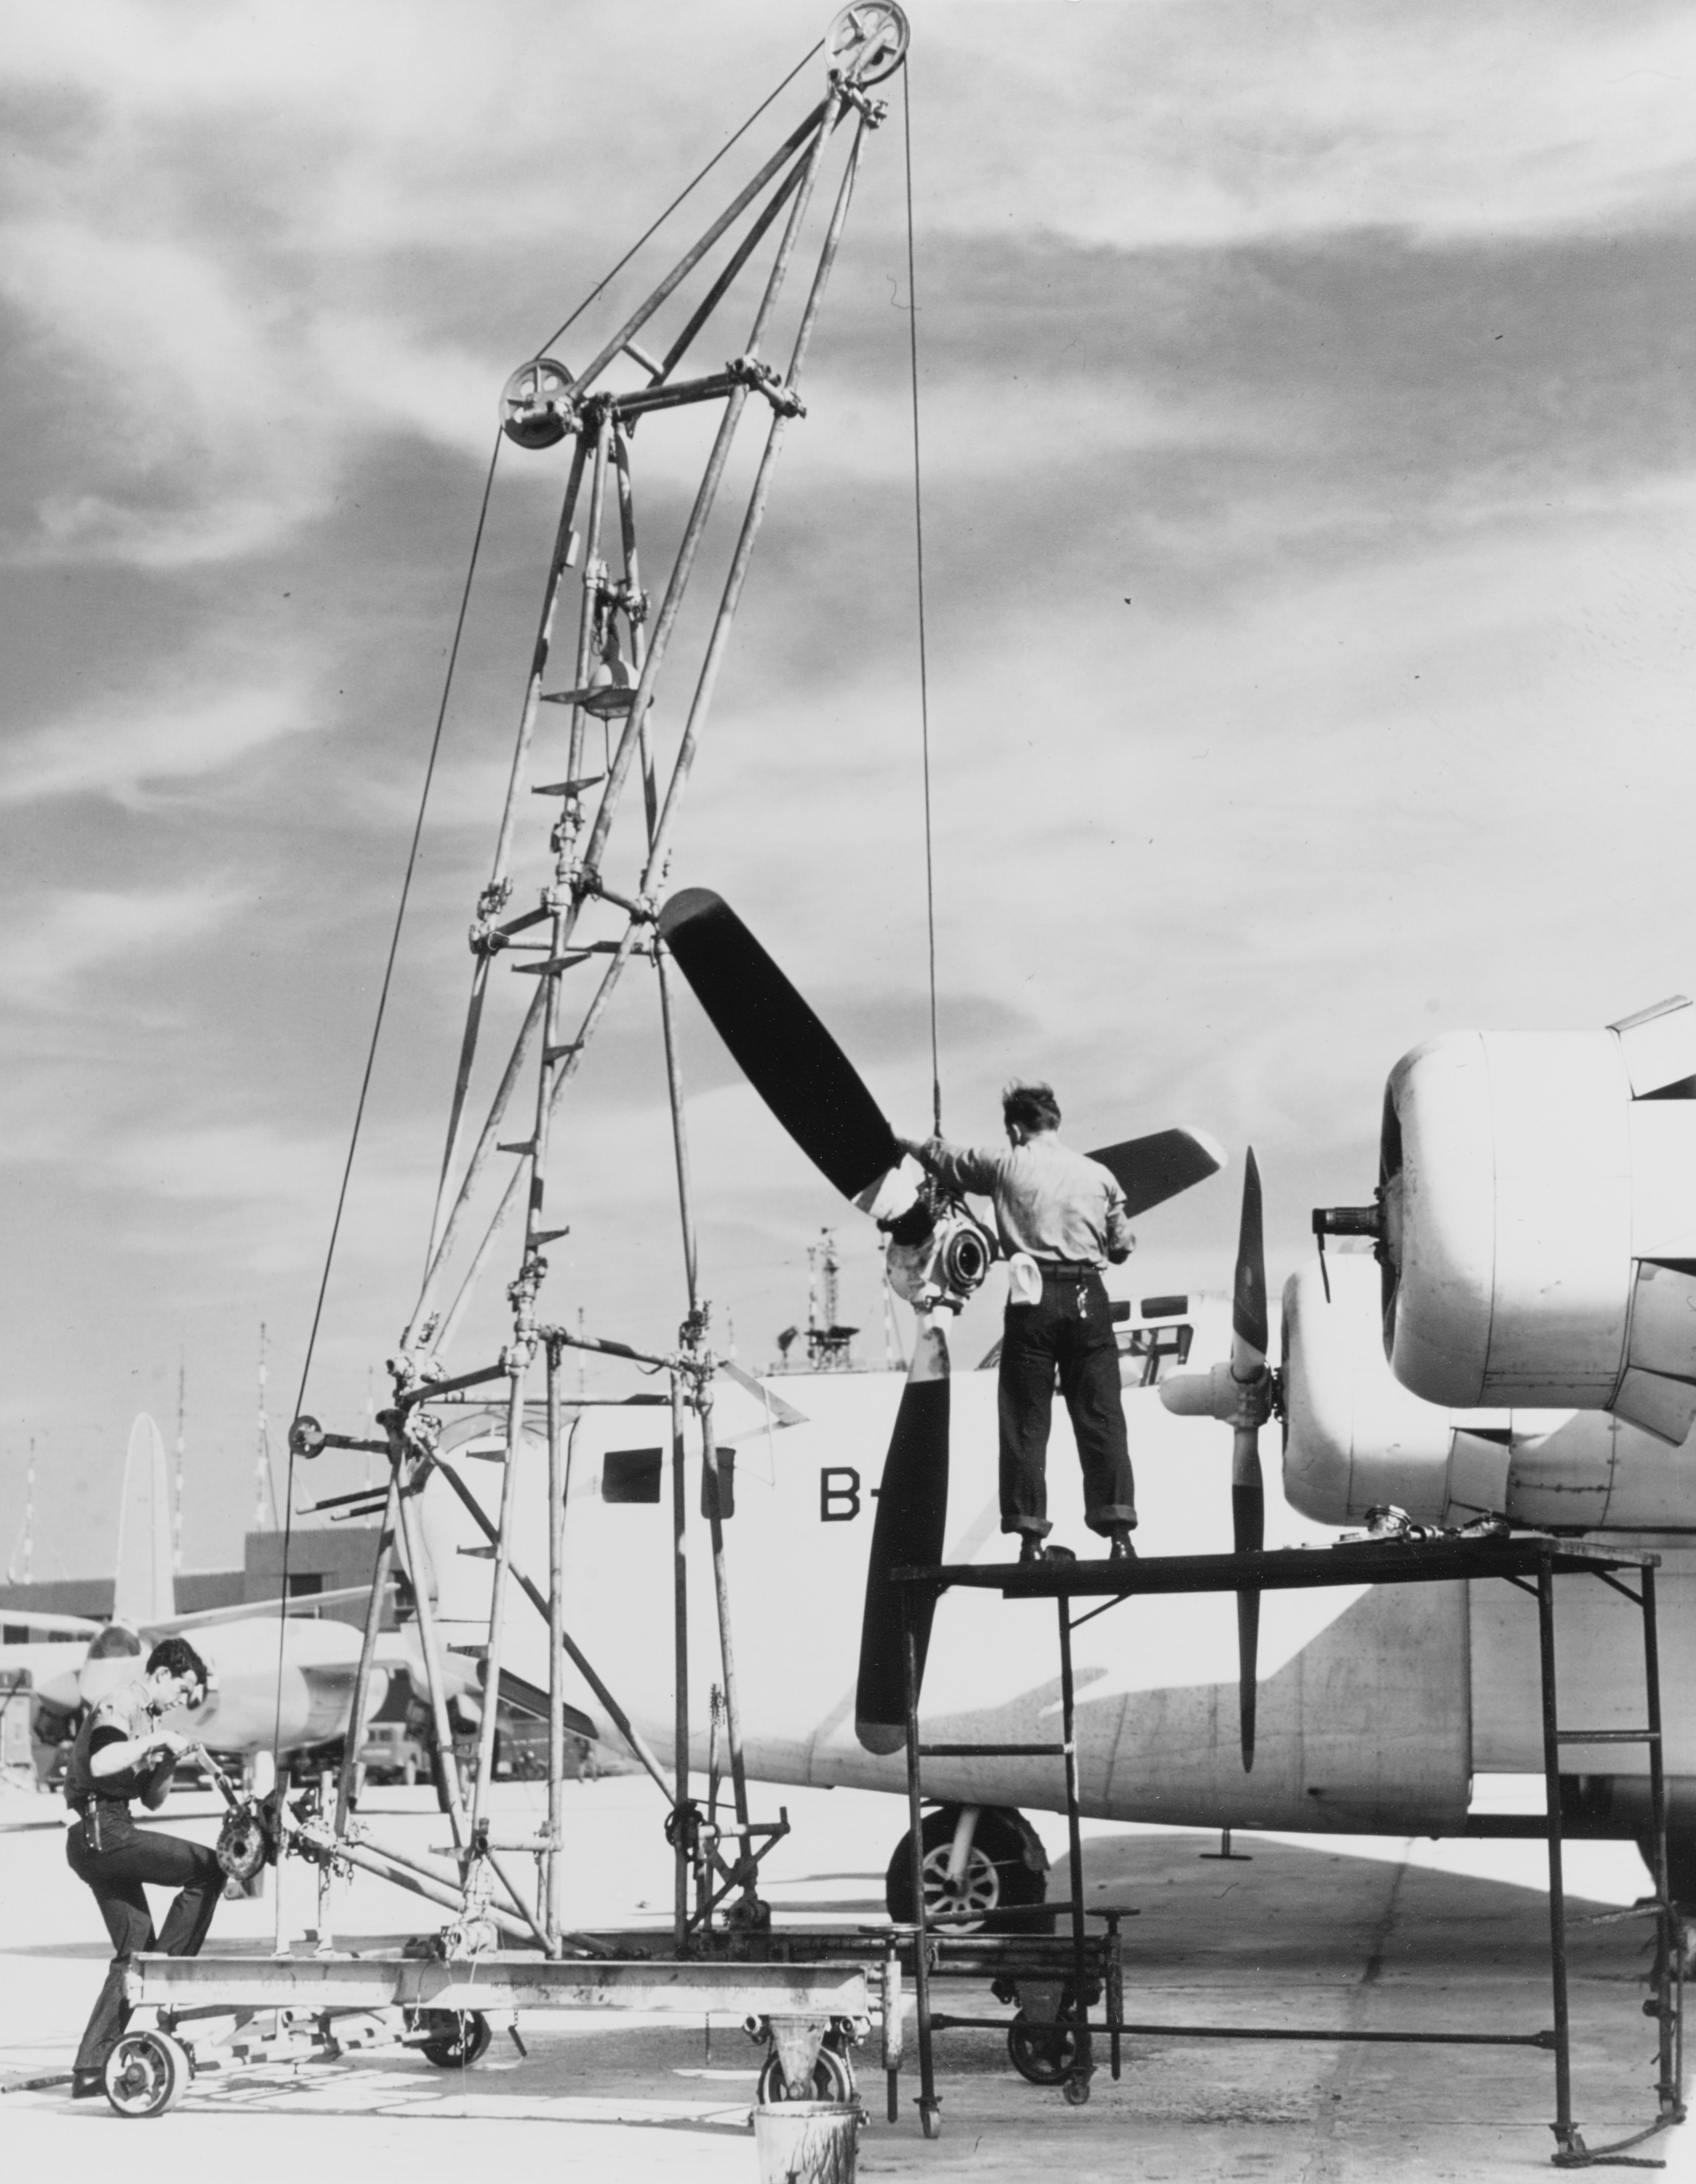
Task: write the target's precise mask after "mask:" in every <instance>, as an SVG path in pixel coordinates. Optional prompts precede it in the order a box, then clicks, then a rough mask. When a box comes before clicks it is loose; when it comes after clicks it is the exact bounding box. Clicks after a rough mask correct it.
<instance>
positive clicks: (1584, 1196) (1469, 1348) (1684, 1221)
mask: <svg viewBox="0 0 1696 2184" xmlns="http://www.w3.org/2000/svg"><path fill="white" fill-rule="evenodd" d="M1379 1195H1380V1201H1381V1237H1380V1244H1379V1251H1380V1256H1381V1262H1382V1268H1383V1295H1382V1309H1383V1337H1384V1347H1385V1351H1386V1355H1387V1356H1388V1357H1389V1360H1390V1363H1391V1365H1392V1368H1393V1369H1394V1372H1395V1375H1396V1378H1397V1379H1398V1380H1399V1381H1400V1382H1401V1383H1402V1384H1403V1386H1404V1387H1405V1388H1407V1389H1409V1390H1412V1391H1413V1393H1414V1395H1416V1396H1423V1397H1425V1399H1426V1400H1427V1401H1430V1402H1432V1403H1436V1404H1441V1405H1443V1406H1445V1407H1453V1408H1457V1409H1471V1408H1473V1407H1477V1406H1488V1407H1492V1408H1498V1407H1500V1408H1510V1407H1519V1406H1522V1405H1527V1404H1530V1405H1535V1406H1537V1407H1538V1408H1553V1407H1561V1408H1569V1407H1570V1408H1576V1409H1584V1410H1608V1411H1613V1412H1617V1413H1618V1415H1619V1416H1620V1417H1621V1418H1625V1419H1627V1420H1629V1421H1630V1422H1631V1423H1632V1424H1634V1425H1637V1426H1641V1427H1643V1428H1644V1429H1647V1430H1648V1431H1649V1432H1650V1433H1652V1434H1655V1435H1660V1437H1661V1438H1662V1439H1663V1440H1668V1441H1672V1442H1682V1440H1684V1439H1685V1437H1686V1435H1688V1433H1689V1432H1690V1429H1691V1428H1692V1425H1693V1424H1696V1009H1693V1008H1692V1006H1691V1005H1690V1004H1689V1002H1688V1001H1686V1000H1682V999H1681V1000H1676V1001H1671V1002H1667V1003H1664V1004H1662V1005H1661V1006H1660V1007H1658V1008H1656V1009H1654V1010H1651V1011H1647V1012H1646V1013H1645V1014H1644V1015H1643V1016H1641V1017H1631V1018H1628V1019H1626V1021H1625V1022H1621V1023H1618V1024H1614V1025H1610V1027H1609V1028H1607V1029H1605V1030H1604V1031H1596V1032H1548V1033H1484V1032H1458V1033H1451V1034H1448V1035H1446V1036H1445V1037H1443V1038H1441V1039H1432V1040H1431V1041H1430V1042H1429V1043H1428V1044H1427V1045H1424V1046H1420V1047H1415V1048H1414V1050H1413V1052H1412V1053H1411V1054H1409V1055H1407V1056H1404V1057H1403V1060H1402V1061H1399V1062H1398V1064H1397V1066H1396V1067H1395V1069H1394V1071H1393V1072H1392V1075H1391V1078H1390V1082H1389V1086H1388V1089H1387V1090H1386V1095H1385V1104H1384V1127H1383V1139H1382V1147H1381V1174H1380V1187H1379Z"/></svg>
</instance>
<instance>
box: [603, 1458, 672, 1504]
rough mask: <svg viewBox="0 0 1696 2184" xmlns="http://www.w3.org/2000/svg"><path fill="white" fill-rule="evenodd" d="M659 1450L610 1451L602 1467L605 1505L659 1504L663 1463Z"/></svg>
mask: <svg viewBox="0 0 1696 2184" xmlns="http://www.w3.org/2000/svg"><path fill="white" fill-rule="evenodd" d="M663 1454H664V1451H663V1450H661V1449H657V1448H610V1449H608V1451H606V1455H605V1459H604V1460H603V1462H602V1464H601V1467H600V1498H601V1500H602V1501H603V1502H657V1501H658V1500H659V1498H660V1462H661V1457H662V1455H663Z"/></svg>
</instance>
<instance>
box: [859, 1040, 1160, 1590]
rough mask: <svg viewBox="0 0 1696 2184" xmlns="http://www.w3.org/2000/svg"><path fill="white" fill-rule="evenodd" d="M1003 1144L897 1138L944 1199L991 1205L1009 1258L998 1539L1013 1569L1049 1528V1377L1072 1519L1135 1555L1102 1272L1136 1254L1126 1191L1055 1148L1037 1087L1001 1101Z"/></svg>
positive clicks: (1039, 1555) (1034, 1555) (1034, 1557)
mask: <svg viewBox="0 0 1696 2184" xmlns="http://www.w3.org/2000/svg"><path fill="white" fill-rule="evenodd" d="M1001 1116H1002V1119H1003V1122H1004V1123H1005V1124H1006V1128H1007V1147H1008V1149H1007V1151H1002V1150H1001V1148H1000V1147H999V1146H984V1147H979V1148H969V1147H965V1146H960V1145H950V1144H948V1143H947V1142H946V1139H942V1138H928V1139H922V1140H921V1139H912V1138H902V1139H898V1140H897V1142H898V1143H899V1144H900V1145H901V1149H902V1151H904V1152H909V1153H911V1154H912V1156H913V1157H914V1158H915V1159H916V1160H917V1161H918V1162H921V1164H922V1165H923V1167H925V1168H926V1169H928V1170H929V1173H931V1174H932V1175H934V1177H935V1178H936V1179H937V1181H938V1182H939V1183H940V1184H942V1185H943V1186H944V1188H945V1189H946V1190H952V1191H968V1190H970V1191H980V1192H983V1193H985V1195H988V1196H990V1197H991V1198H992V1199H993V1200H994V1201H995V1208H996V1226H997V1228H998V1229H1000V1232H1001V1245H1002V1248H1003V1250H1005V1251H1007V1255H1008V1258H1009V1261H1010V1265H1009V1269H1008V1284H1007V1317H1006V1321H1005V1324H1004V1329H1003V1332H1002V1335H1001V1383H1000V1395H999V1413H1000V1423H1001V1529H1002V1531H1004V1532H1017V1533H1018V1535H1019V1538H1020V1547H1019V1557H1018V1558H1019V1560H1020V1561H1021V1562H1040V1561H1041V1560H1042V1559H1043V1558H1044V1557H1045V1556H1046V1553H1047V1549H1046V1547H1045V1546H1044V1544H1043V1542H1044V1541H1045V1540H1046V1537H1047V1535H1048V1532H1049V1530H1050V1529H1051V1528H1050V1525H1049V1522H1048V1483H1047V1465H1048V1428H1049V1422H1050V1419H1051V1418H1052V1413H1053V1407H1054V1379H1055V1373H1056V1370H1058V1373H1059V1379H1060V1392H1061V1394H1062V1395H1063V1396H1064V1397H1065V1399H1066V1408H1067V1411H1068V1414H1069V1415H1070V1418H1071V1420H1072V1430H1073V1432H1074V1434H1075V1435H1076V1436H1077V1441H1078V1457H1079V1461H1080V1463H1081V1464H1082V1466H1083V1471H1084V1521H1085V1524H1088V1526H1089V1527H1090V1529H1091V1531H1092V1532H1098V1533H1100V1534H1101V1535H1102V1536H1103V1537H1104V1538H1105V1539H1106V1540H1107V1541H1108V1542H1109V1548H1108V1552H1109V1554H1110V1555H1111V1557H1112V1558H1113V1560H1114V1561H1122V1560H1129V1559H1130V1558H1131V1557H1134V1556H1135V1552H1136V1550H1135V1548H1134V1547H1133V1546H1132V1545H1131V1542H1130V1535H1131V1533H1132V1531H1133V1530H1134V1529H1135V1525H1136V1490H1135V1485H1134V1483H1133V1481H1132V1478H1131V1469H1130V1450H1129V1448H1128V1446H1127V1444H1126V1440H1125V1429H1124V1403H1123V1401H1121V1399H1120V1396H1119V1346H1118V1344H1117V1343H1116V1342H1115V1341H1114V1340H1113V1319H1112V1315H1111V1312H1110V1309H1109V1307H1108V1303H1107V1290H1106V1288H1105V1287H1104V1286H1103V1284H1102V1267H1103V1266H1104V1265H1106V1264H1107V1262H1109V1261H1111V1262H1113V1264H1114V1265H1118V1264H1119V1262H1121V1261H1122V1260H1124V1259H1128V1258H1129V1257H1130V1254H1131V1251H1132V1249H1133V1247H1134V1245H1135V1237H1134V1236H1133V1235H1132V1234H1131V1233H1130V1225H1129V1222H1128V1219H1127V1217H1126V1213H1125V1206H1124V1192H1123V1191H1122V1190H1120V1189H1119V1184H1117V1182H1116V1181H1115V1180H1114V1179H1113V1176H1112V1175H1111V1174H1110V1173H1108V1172H1107V1169H1106V1168H1104V1167H1102V1165H1101V1163H1100V1162H1098V1161H1092V1160H1090V1159H1088V1158H1087V1157H1086V1156H1085V1155H1084V1154H1082V1153H1075V1152H1074V1151H1071V1149H1070V1148H1069V1147H1068V1146H1066V1145H1062V1144H1061V1142H1060V1139H1059V1137H1058V1135H1057V1133H1058V1130H1059V1127H1060V1106H1059V1102H1058V1101H1057V1100H1056V1099H1055V1097H1054V1094H1053V1091H1052V1089H1051V1088H1050V1087H1049V1086H1048V1085H1046V1084H1019V1083H1014V1084H1009V1085H1008V1087H1007V1090H1006V1091H1005V1092H1004V1093H1003V1094H1002V1095H1001Z"/></svg>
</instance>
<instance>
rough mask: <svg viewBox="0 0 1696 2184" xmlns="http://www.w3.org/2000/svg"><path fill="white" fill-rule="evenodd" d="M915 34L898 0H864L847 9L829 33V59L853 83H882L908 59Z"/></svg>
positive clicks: (827, 50) (827, 47)
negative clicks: (909, 46) (909, 47)
mask: <svg viewBox="0 0 1696 2184" xmlns="http://www.w3.org/2000/svg"><path fill="white" fill-rule="evenodd" d="M911 36H912V31H911V30H910V29H909V28H908V25H907V17H906V16H905V15H904V14H902V13H901V9H900V8H897V7H896V6H895V0H861V4H860V5H858V6H856V7H853V8H844V9H843V10H842V13H841V14H840V15H838V16H837V17H836V18H835V20H834V21H833V23H832V24H831V25H830V28H829V29H828V31H826V32H825V34H824V52H825V58H826V59H827V60H828V63H829V64H830V67H831V69H832V70H833V71H834V73H835V74H836V75H840V76H843V77H845V79H846V80H847V81H848V82H850V83H854V84H867V83H881V82H882V81H883V80H884V77H885V76H886V75H894V74H895V70H897V69H898V68H899V67H900V66H901V63H902V62H903V61H904V60H905V59H906V58H907V41H908V40H909V39H910V38H911Z"/></svg>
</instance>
